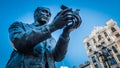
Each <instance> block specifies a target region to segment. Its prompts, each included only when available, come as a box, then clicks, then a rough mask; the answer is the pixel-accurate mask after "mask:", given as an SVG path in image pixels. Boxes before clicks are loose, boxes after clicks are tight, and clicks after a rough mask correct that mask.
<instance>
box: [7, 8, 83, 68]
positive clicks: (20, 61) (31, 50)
mask: <svg viewBox="0 0 120 68" xmlns="http://www.w3.org/2000/svg"><path fill="white" fill-rule="evenodd" d="M71 10H72V9H70V8H66V9H64V10H61V11H60V12H59V13H58V14H57V15H56V16H55V18H54V20H53V21H52V23H50V24H47V23H48V21H49V19H50V17H51V12H50V9H49V8H46V7H38V8H37V9H36V10H35V12H34V23H32V24H25V23H22V22H14V23H13V24H12V25H11V26H10V27H9V37H10V41H11V43H12V46H13V47H14V50H13V52H12V54H11V57H10V59H9V61H8V63H7V65H6V68H55V62H58V61H61V60H62V59H63V58H64V57H65V54H66V52H67V48H68V43H69V40H70V38H69V34H70V33H71V31H73V30H74V29H75V28H76V26H77V27H79V24H80V23H81V18H80V16H79V14H76V13H72V14H69V12H71ZM68 16H69V17H68ZM68 18H69V19H76V18H78V19H77V20H76V24H75V25H74V26H73V25H67V26H66V24H68ZM78 20H79V21H78ZM78 23H79V24H78ZM59 29H61V30H63V32H62V34H61V35H60V37H59V39H58V41H57V42H56V40H55V39H54V38H53V37H52V36H51V33H53V32H54V31H56V30H59Z"/></svg>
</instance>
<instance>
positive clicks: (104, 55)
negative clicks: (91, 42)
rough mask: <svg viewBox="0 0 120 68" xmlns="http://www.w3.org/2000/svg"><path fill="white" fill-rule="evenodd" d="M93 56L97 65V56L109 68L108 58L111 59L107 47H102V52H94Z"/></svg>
mask: <svg viewBox="0 0 120 68" xmlns="http://www.w3.org/2000/svg"><path fill="white" fill-rule="evenodd" d="M94 54H95V55H96V57H97V59H98V61H99V63H100V59H99V56H101V57H102V59H103V61H105V62H106V63H107V65H108V68H110V64H109V62H108V61H109V59H111V58H110V57H112V54H111V50H110V49H108V48H107V47H104V46H103V47H102V50H101V52H98V51H94Z"/></svg>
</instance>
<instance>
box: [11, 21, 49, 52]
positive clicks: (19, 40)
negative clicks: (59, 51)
mask: <svg viewBox="0 0 120 68" xmlns="http://www.w3.org/2000/svg"><path fill="white" fill-rule="evenodd" d="M50 28H51V27H49V26H44V27H41V28H39V29H38V28H35V29H31V30H27V31H25V30H24V27H23V23H21V22H15V23H13V24H12V25H11V26H10V27H9V37H10V40H11V42H12V44H13V47H14V48H15V50H17V51H20V52H27V51H29V50H31V49H32V48H33V47H34V46H35V45H36V44H38V43H40V42H42V41H44V40H46V39H48V38H50V37H51V32H50V31H49V29H50Z"/></svg>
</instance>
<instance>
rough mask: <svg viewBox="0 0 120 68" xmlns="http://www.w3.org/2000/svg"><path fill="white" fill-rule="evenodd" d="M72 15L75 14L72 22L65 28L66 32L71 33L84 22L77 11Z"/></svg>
mask: <svg viewBox="0 0 120 68" xmlns="http://www.w3.org/2000/svg"><path fill="white" fill-rule="evenodd" d="M72 16H73V21H72V24H70V25H67V26H66V27H65V28H64V30H63V31H64V33H70V32H71V31H73V30H74V29H77V28H78V27H79V26H80V24H81V23H82V20H81V17H80V15H79V13H78V12H77V11H74V12H73V14H72Z"/></svg>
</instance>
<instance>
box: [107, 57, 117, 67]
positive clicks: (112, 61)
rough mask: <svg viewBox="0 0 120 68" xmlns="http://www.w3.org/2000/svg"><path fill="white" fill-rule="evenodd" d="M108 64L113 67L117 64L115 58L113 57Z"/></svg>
mask: <svg viewBox="0 0 120 68" xmlns="http://www.w3.org/2000/svg"><path fill="white" fill-rule="evenodd" d="M108 63H109V64H111V65H113V64H116V63H117V62H116V60H115V58H113V57H112V58H111V59H110V60H109V61H108Z"/></svg>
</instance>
